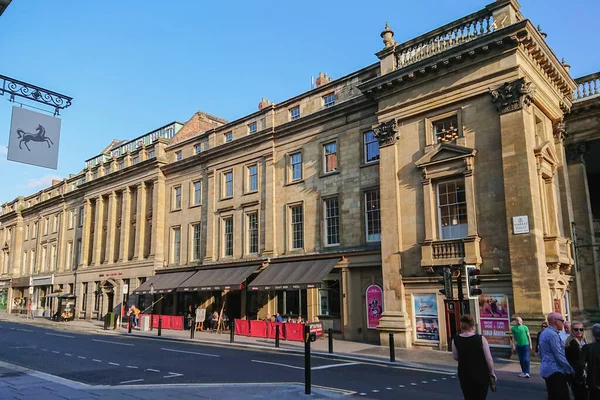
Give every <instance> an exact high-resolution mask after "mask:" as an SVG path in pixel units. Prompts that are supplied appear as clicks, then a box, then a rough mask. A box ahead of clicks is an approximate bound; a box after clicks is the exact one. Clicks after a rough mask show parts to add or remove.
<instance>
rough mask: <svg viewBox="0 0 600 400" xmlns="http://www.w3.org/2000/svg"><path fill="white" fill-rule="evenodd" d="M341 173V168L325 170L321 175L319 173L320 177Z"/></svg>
mask: <svg viewBox="0 0 600 400" xmlns="http://www.w3.org/2000/svg"><path fill="white" fill-rule="evenodd" d="M339 173H340V170H339V169H336V170H335V171H331V172H323V173H322V174H321V175H319V178H326V177H328V176H332V175H338V174H339Z"/></svg>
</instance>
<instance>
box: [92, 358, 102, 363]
mask: <svg viewBox="0 0 600 400" xmlns="http://www.w3.org/2000/svg"><path fill="white" fill-rule="evenodd" d="M92 361H95V362H102V360H96V359H95V358H94V359H93V360H92Z"/></svg>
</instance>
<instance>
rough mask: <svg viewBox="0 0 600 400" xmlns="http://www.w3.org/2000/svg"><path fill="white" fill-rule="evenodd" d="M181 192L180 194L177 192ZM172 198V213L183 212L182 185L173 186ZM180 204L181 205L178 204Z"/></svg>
mask: <svg viewBox="0 0 600 400" xmlns="http://www.w3.org/2000/svg"><path fill="white" fill-rule="evenodd" d="M178 190H179V194H178V193H177V191H178ZM172 193H173V194H172V197H171V211H177V210H181V203H182V201H181V199H182V197H183V189H182V186H181V185H175V186H173V192H172ZM178 202H179V204H177V203H178Z"/></svg>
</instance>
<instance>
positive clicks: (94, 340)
mask: <svg viewBox="0 0 600 400" xmlns="http://www.w3.org/2000/svg"><path fill="white" fill-rule="evenodd" d="M92 342H101V343H110V344H119V345H121V346H135V345H133V344H131V343H120V342H111V341H110V340H100V339H92Z"/></svg>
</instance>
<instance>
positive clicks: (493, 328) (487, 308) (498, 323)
mask: <svg viewBox="0 0 600 400" xmlns="http://www.w3.org/2000/svg"><path fill="white" fill-rule="evenodd" d="M479 318H480V324H481V334H482V335H483V336H485V338H486V339H487V341H488V343H489V344H490V346H495V347H510V346H511V344H510V337H509V336H508V335H507V332H508V331H509V330H510V315H509V312H508V296H506V295H505V294H484V295H481V296H479Z"/></svg>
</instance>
